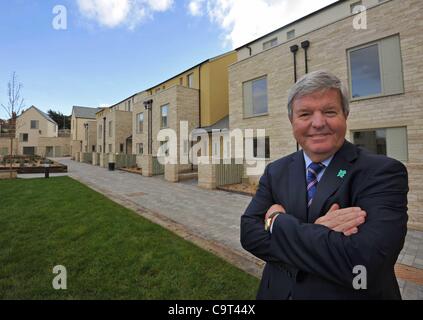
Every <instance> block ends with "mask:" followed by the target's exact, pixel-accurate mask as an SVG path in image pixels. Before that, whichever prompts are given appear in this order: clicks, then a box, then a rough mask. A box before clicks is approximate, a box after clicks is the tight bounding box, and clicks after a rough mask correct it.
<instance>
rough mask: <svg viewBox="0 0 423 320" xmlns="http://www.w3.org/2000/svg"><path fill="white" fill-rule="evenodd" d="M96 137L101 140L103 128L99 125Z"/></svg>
mask: <svg viewBox="0 0 423 320" xmlns="http://www.w3.org/2000/svg"><path fill="white" fill-rule="evenodd" d="M98 137H99V138H100V139H103V126H102V125H101V124H100V125H99V126H98Z"/></svg>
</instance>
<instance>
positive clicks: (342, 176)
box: [337, 170, 347, 179]
mask: <svg viewBox="0 0 423 320" xmlns="http://www.w3.org/2000/svg"><path fill="white" fill-rule="evenodd" d="M346 174H347V170H339V172H338V175H337V177H338V178H342V179H343V178H344V177H345V175H346Z"/></svg>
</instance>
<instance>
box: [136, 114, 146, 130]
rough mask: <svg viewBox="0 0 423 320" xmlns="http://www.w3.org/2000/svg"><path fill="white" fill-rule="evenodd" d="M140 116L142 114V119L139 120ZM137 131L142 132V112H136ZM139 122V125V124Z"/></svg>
mask: <svg viewBox="0 0 423 320" xmlns="http://www.w3.org/2000/svg"><path fill="white" fill-rule="evenodd" d="M140 116H142V121H140ZM136 120H137V133H143V132H144V112H140V113H137V117H136ZM140 123H141V126H140Z"/></svg>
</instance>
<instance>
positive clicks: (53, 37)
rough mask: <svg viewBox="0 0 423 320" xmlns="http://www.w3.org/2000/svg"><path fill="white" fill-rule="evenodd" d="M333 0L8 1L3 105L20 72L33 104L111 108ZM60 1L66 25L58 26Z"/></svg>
mask: <svg viewBox="0 0 423 320" xmlns="http://www.w3.org/2000/svg"><path fill="white" fill-rule="evenodd" d="M332 2H334V0H318V1H316V0H315V1H313V3H314V4H313V5H310V1H309V0H296V1H293V0H289V1H288V0H280V1H278V0H54V1H51V0H8V1H0V39H1V47H0V103H4V104H5V103H6V102H7V95H6V93H7V92H6V88H7V82H8V80H9V78H10V76H11V73H12V72H13V71H16V72H17V75H18V77H19V80H20V81H21V82H22V83H23V85H24V88H23V96H24V98H25V104H26V106H27V107H29V106H31V105H36V106H37V107H39V108H40V109H41V110H43V111H47V110H48V109H50V108H51V109H53V110H57V111H61V112H63V113H64V114H70V113H71V109H72V106H73V105H82V106H92V107H98V106H100V105H111V104H114V103H116V102H119V101H120V100H122V99H124V98H126V97H128V96H130V95H132V94H134V93H136V92H139V91H141V90H143V89H146V88H148V87H151V86H153V85H155V84H157V83H159V82H161V81H163V80H166V79H168V78H170V77H172V76H173V75H175V74H177V73H179V72H181V71H184V70H185V69H188V68H189V67H191V66H193V65H195V64H197V63H199V62H201V61H203V60H205V59H208V58H210V57H213V56H216V55H219V54H222V53H225V52H227V51H229V50H232V49H233V48H235V47H237V46H240V45H242V44H244V43H246V42H247V41H251V40H253V39H255V38H257V37H258V36H261V35H263V34H265V33H267V32H270V31H272V30H274V29H276V28H278V27H280V26H282V25H284V24H286V23H288V22H291V21H293V20H295V19H298V18H300V17H301V16H304V15H305V14H308V13H310V12H312V11H314V10H317V9H318V8H320V7H323V6H325V5H327V4H329V3H332ZM56 5H63V6H64V7H65V8H66V11H67V29H66V30H55V29H54V28H53V26H52V22H53V19H54V18H55V17H56V16H57V14H54V13H53V8H54V7H55V6H56ZM5 117H6V115H5V113H4V112H3V111H2V110H0V118H5Z"/></svg>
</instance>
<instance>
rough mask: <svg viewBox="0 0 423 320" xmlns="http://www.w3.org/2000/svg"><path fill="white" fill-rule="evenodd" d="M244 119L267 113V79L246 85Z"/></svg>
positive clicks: (253, 81)
mask: <svg viewBox="0 0 423 320" xmlns="http://www.w3.org/2000/svg"><path fill="white" fill-rule="evenodd" d="M243 86H244V117H251V116H256V115H262V114H266V113H267V78H266V77H264V78H260V79H256V80H252V81H248V82H245V83H244V85H243Z"/></svg>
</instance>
